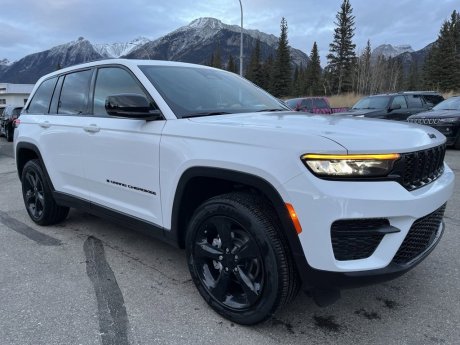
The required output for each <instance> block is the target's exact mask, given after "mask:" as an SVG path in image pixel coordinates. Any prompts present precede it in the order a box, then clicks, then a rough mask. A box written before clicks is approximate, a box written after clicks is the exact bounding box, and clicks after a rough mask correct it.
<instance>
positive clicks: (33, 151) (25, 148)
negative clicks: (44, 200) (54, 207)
mask: <svg viewBox="0 0 460 345" xmlns="http://www.w3.org/2000/svg"><path fill="white" fill-rule="evenodd" d="M32 159H38V160H39V162H40V164H41V166H42V169H43V172H44V173H45V178H46V179H47V182H48V184H49V186H50V187H51V190H52V191H54V186H53V183H52V182H51V179H50V177H49V174H48V171H47V170H46V166H45V164H44V162H43V158H42V155H41V153H40V150H39V149H38V147H37V146H36V145H35V144H32V143H28V142H20V143H18V144H17V145H16V168H17V170H18V176H19V180H21V177H22V170H23V169H24V165H26V163H27V162H28V161H30V160H32Z"/></svg>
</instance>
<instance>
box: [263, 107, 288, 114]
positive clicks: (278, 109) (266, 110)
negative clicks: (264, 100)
mask: <svg viewBox="0 0 460 345" xmlns="http://www.w3.org/2000/svg"><path fill="white" fill-rule="evenodd" d="M270 111H288V110H287V109H280V108H272V109H261V110H257V111H256V113H262V112H270Z"/></svg>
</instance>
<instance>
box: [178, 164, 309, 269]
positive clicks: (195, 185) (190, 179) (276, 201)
mask: <svg viewBox="0 0 460 345" xmlns="http://www.w3.org/2000/svg"><path fill="white" fill-rule="evenodd" d="M203 187H205V188H203ZM216 187H217V188H216ZM238 189H241V190H248V189H249V190H252V191H254V192H256V193H260V194H261V195H262V196H263V197H265V198H266V199H267V200H268V201H269V202H270V203H271V205H272V206H273V209H274V210H275V212H276V217H277V218H278V219H279V221H280V225H281V227H282V234H281V235H282V236H283V237H284V238H285V240H286V241H287V244H288V246H289V249H290V253H291V255H292V257H293V259H294V262H295V263H296V266H297V270H298V271H299V270H301V267H302V266H305V265H307V262H306V258H305V255H304V253H303V249H302V246H301V244H300V241H299V238H298V235H297V232H296V230H295V227H294V225H293V223H292V221H291V218H290V217H289V213H288V210H287V208H286V205H285V203H284V200H283V198H282V197H281V195H280V193H279V192H278V191H277V190H276V188H275V187H274V186H273V185H272V184H271V183H270V182H268V181H267V180H265V179H263V178H261V177H259V176H256V175H252V174H248V173H245V172H241V171H236V170H230V169H222V168H213V167H192V168H189V169H188V170H186V171H185V172H184V173H183V174H182V176H181V177H180V179H179V182H178V184H177V188H176V193H175V196H174V201H173V208H172V219H171V232H172V233H171V235H172V236H173V237H174V238H176V239H177V242H178V246H179V247H181V248H184V247H185V234H186V231H187V223H188V221H189V219H190V217H191V216H192V214H193V212H194V211H195V209H196V208H197V207H198V206H199V205H200V204H201V203H202V202H203V201H205V200H207V199H209V198H210V197H212V196H215V195H219V194H223V193H227V192H230V191H234V190H238ZM210 190H211V191H210ZM195 193H196V194H195Z"/></svg>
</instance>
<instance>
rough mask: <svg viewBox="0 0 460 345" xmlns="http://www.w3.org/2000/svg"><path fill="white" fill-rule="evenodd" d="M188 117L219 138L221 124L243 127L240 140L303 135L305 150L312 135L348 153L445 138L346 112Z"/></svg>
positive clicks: (400, 148)
mask: <svg viewBox="0 0 460 345" xmlns="http://www.w3.org/2000/svg"><path fill="white" fill-rule="evenodd" d="M189 120H190V121H192V122H193V123H195V124H201V125H203V126H207V127H208V126H209V128H207V129H206V133H209V134H208V135H211V136H216V137H218V136H220V138H222V135H226V134H225V133H228V130H226V131H225V132H223V131H221V130H220V129H222V128H225V129H228V128H234V129H235V131H237V130H240V131H245V133H244V134H242V135H241V136H240V138H244V139H243V140H248V141H249V140H253V141H254V140H255V139H254V138H261V137H264V138H268V140H270V141H274V142H273V143H272V145H276V144H277V142H280V141H283V144H284V145H289V143H290V141H292V140H293V138H296V141H295V145H296V146H297V145H299V140H298V139H299V138H303V140H301V142H302V145H303V146H304V147H302V149H303V151H305V152H308V150H309V148H310V146H311V143H314V142H315V138H316V140H318V141H319V139H320V138H321V139H322V138H327V139H329V140H332V141H334V142H336V143H338V144H339V145H341V146H342V147H344V148H345V149H346V150H347V151H348V152H349V153H382V152H398V153H400V152H412V151H417V150H421V149H424V148H427V147H432V146H435V145H440V144H442V143H443V142H444V141H445V137H444V136H443V135H442V134H441V133H439V132H438V131H436V130H435V129H432V128H430V127H425V126H420V125H416V124H412V123H405V122H395V121H388V120H377V119H368V118H360V117H358V118H357V117H350V116H330V115H315V114H309V113H299V112H276V113H245V114H232V115H218V116H207V117H197V118H191V119H189ZM235 131H232V132H235ZM264 132H266V134H265V133H264ZM268 134H272V135H270V136H269V135H268ZM432 134H434V137H433V135H432ZM246 138H247V139H246Z"/></svg>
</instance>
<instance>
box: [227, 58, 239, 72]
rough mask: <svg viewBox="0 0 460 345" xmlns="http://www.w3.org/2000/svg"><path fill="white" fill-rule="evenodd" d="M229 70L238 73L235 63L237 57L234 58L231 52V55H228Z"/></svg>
mask: <svg viewBox="0 0 460 345" xmlns="http://www.w3.org/2000/svg"><path fill="white" fill-rule="evenodd" d="M227 71H229V72H233V73H238V71H237V67H236V64H235V59H234V58H233V55H232V54H230V56H229V57H228V63H227Z"/></svg>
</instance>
